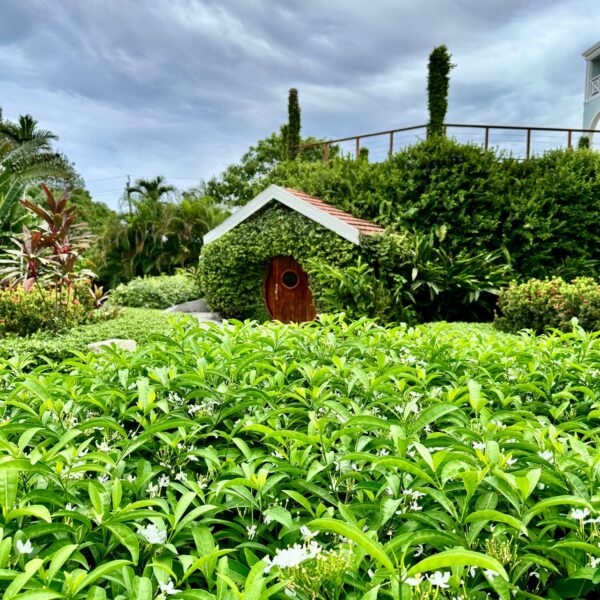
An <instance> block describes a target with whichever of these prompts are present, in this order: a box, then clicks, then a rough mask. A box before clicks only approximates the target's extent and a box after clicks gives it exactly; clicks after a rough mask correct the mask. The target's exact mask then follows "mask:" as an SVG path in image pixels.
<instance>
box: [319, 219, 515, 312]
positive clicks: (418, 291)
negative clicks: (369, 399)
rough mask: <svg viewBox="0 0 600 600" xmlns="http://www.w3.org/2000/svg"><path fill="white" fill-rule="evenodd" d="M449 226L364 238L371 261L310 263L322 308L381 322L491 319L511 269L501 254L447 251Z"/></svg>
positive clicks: (365, 254)
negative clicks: (426, 231)
mask: <svg viewBox="0 0 600 600" xmlns="http://www.w3.org/2000/svg"><path fill="white" fill-rule="evenodd" d="M446 244H447V239H446V237H445V229H443V228H442V229H441V230H438V231H437V232H431V233H430V234H429V235H426V236H425V235H420V234H404V235H398V234H390V233H388V234H386V235H381V236H371V237H369V238H367V239H365V240H363V248H362V251H363V253H364V256H365V257H366V259H367V260H368V263H365V262H364V261H361V260H360V259H359V262H358V263H357V264H356V265H352V266H350V267H345V268H344V267H335V266H332V265H329V264H326V263H322V262H321V261H318V260H315V261H312V262H311V263H310V269H309V272H310V275H311V282H314V281H318V282H319V284H320V288H321V289H323V294H322V297H321V307H322V309H323V311H324V312H340V311H344V312H346V314H347V315H348V316H349V317H351V318H359V317H361V316H369V317H375V318H377V319H379V320H380V321H383V322H408V323H414V322H426V321H435V320H447V321H456V320H459V321H472V320H475V321H481V320H491V319H492V317H493V314H494V312H493V311H494V306H495V304H496V298H497V295H498V293H499V291H500V288H501V287H503V286H505V285H507V284H508V282H509V281H510V274H511V269H510V265H509V264H508V263H507V260H506V256H504V255H503V254H502V253H501V252H499V251H496V252H473V251H468V250H461V251H460V252H458V253H457V254H456V255H455V256H452V255H451V254H449V253H448V251H447V249H446Z"/></svg>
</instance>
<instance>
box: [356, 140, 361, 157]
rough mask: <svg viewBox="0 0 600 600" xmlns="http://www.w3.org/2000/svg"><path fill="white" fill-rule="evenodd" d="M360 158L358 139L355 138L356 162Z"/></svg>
mask: <svg viewBox="0 0 600 600" xmlns="http://www.w3.org/2000/svg"><path fill="white" fill-rule="evenodd" d="M359 158H360V138H359V137H357V138H356V160H358V159H359Z"/></svg>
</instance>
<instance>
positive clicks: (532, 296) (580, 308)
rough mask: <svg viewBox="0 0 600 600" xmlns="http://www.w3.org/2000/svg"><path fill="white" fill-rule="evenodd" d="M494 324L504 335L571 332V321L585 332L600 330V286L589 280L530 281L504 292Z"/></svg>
mask: <svg viewBox="0 0 600 600" xmlns="http://www.w3.org/2000/svg"><path fill="white" fill-rule="evenodd" d="M498 310H499V313H500V314H499V315H498V316H497V317H496V319H495V321H494V324H495V325H496V327H498V329H500V330H501V331H505V332H512V333H516V332H517V331H520V330H522V329H532V330H534V331H535V332H536V333H542V332H543V331H545V330H547V329H551V328H557V329H562V330H570V329H572V324H571V319H573V318H574V317H575V318H577V320H578V323H579V325H580V326H581V327H582V328H583V329H586V330H588V331H598V330H600V284H599V283H598V282H597V281H595V280H594V279H592V278H590V277H581V278H578V279H574V280H573V281H572V282H571V283H566V282H565V281H564V280H562V279H561V278H559V277H556V278H553V279H550V280H545V281H541V280H539V279H532V280H530V281H528V282H526V283H522V284H520V285H517V284H513V285H511V286H510V287H509V288H507V289H505V290H503V291H502V292H501V294H500V297H499V299H498Z"/></svg>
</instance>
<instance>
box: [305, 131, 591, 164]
mask: <svg viewBox="0 0 600 600" xmlns="http://www.w3.org/2000/svg"><path fill="white" fill-rule="evenodd" d="M444 127H445V130H446V135H447V136H448V137H453V138H455V139H457V140H458V141H461V142H470V143H477V144H480V145H482V146H483V147H484V148H485V149H486V150H487V149H488V148H491V147H494V148H496V149H499V150H504V151H508V152H509V153H510V154H511V155H512V156H514V157H516V158H525V159H527V158H530V157H531V156H532V155H534V154H537V153H539V152H540V151H541V152H544V151H546V150H551V149H556V148H561V147H563V148H564V147H566V148H572V147H573V144H574V143H575V142H576V140H575V137H576V136H578V135H582V136H589V137H590V138H591V136H592V135H593V134H595V133H597V134H600V130H595V129H575V128H569V129H565V128H561V127H525V126H520V125H479V124H477V125H470V124H465V123H446V124H445V125H444ZM427 129H428V125H427V124H424V125H414V126H412V127H401V128H399V129H388V130H386V131H377V132H374V133H366V134H362V135H353V136H349V137H343V138H337V139H331V140H323V141H318V142H312V143H310V144H301V145H300V147H299V149H300V151H302V150H305V149H308V148H322V150H323V160H329V155H330V150H331V148H332V146H335V147H337V148H338V150H339V151H341V152H346V153H349V154H351V155H352V154H353V155H354V156H355V158H356V157H359V156H360V153H361V149H362V148H367V149H368V150H369V156H370V157H371V156H372V154H371V150H372V149H373V147H374V148H375V150H376V151H377V153H378V154H384V156H383V157H382V158H385V155H387V156H388V157H389V156H391V155H392V154H393V153H394V151H396V150H398V149H400V148H402V147H406V146H408V145H411V144H412V143H416V142H418V141H421V140H423V139H425V138H426V137H427ZM407 136H408V137H407ZM382 139H383V143H382V142H381V140H382ZM374 140H376V141H377V143H376V144H375V145H373V143H372V142H373V141H374ZM374 158H378V156H375V157H374Z"/></svg>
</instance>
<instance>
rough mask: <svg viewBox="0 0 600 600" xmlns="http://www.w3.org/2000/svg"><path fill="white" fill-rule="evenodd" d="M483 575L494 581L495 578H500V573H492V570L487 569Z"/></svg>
mask: <svg viewBox="0 0 600 600" xmlns="http://www.w3.org/2000/svg"><path fill="white" fill-rule="evenodd" d="M483 574H484V575H485V576H486V577H487V578H489V579H494V577H497V576H498V573H496V571H492V570H491V569H486V570H485V571H484V572H483Z"/></svg>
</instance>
